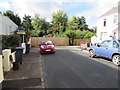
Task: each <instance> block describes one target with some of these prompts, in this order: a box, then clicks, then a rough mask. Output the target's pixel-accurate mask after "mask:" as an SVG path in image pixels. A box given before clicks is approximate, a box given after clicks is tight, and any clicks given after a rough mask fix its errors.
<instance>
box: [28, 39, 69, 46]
mask: <svg viewBox="0 0 120 90" xmlns="http://www.w3.org/2000/svg"><path fill="white" fill-rule="evenodd" d="M46 40H50V41H52V42H53V43H54V44H55V45H56V46H68V45H69V38H67V37H31V38H30V43H31V46H34V47H38V46H39V44H40V42H41V41H46Z"/></svg>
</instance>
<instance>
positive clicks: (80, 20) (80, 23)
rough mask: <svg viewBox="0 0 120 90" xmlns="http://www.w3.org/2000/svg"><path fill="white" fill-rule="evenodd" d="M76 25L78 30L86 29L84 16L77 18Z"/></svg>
mask: <svg viewBox="0 0 120 90" xmlns="http://www.w3.org/2000/svg"><path fill="white" fill-rule="evenodd" d="M78 21H79V22H78V25H79V29H80V30H88V25H87V24H86V19H85V17H84V16H82V17H81V18H78Z"/></svg>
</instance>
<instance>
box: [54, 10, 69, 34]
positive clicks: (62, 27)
mask: <svg viewBox="0 0 120 90" xmlns="http://www.w3.org/2000/svg"><path fill="white" fill-rule="evenodd" d="M67 21H68V17H67V14H66V13H64V12H63V11H61V10H59V11H57V12H54V13H53V14H52V25H53V26H54V25H58V26H59V33H63V32H65V31H66V27H67Z"/></svg>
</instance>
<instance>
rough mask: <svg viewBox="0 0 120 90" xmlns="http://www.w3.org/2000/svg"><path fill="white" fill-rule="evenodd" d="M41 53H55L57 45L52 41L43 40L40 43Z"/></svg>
mask: <svg viewBox="0 0 120 90" xmlns="http://www.w3.org/2000/svg"><path fill="white" fill-rule="evenodd" d="M39 46H40V53H41V54H43V53H55V45H54V44H53V42H52V41H42V42H41V43H40V45H39Z"/></svg>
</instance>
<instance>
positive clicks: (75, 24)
mask: <svg viewBox="0 0 120 90" xmlns="http://www.w3.org/2000/svg"><path fill="white" fill-rule="evenodd" d="M68 29H71V30H78V29H79V30H88V25H87V24H86V19H85V17H83V16H82V17H81V18H80V17H76V16H73V17H72V18H71V19H70V20H69V21H68Z"/></svg>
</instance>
